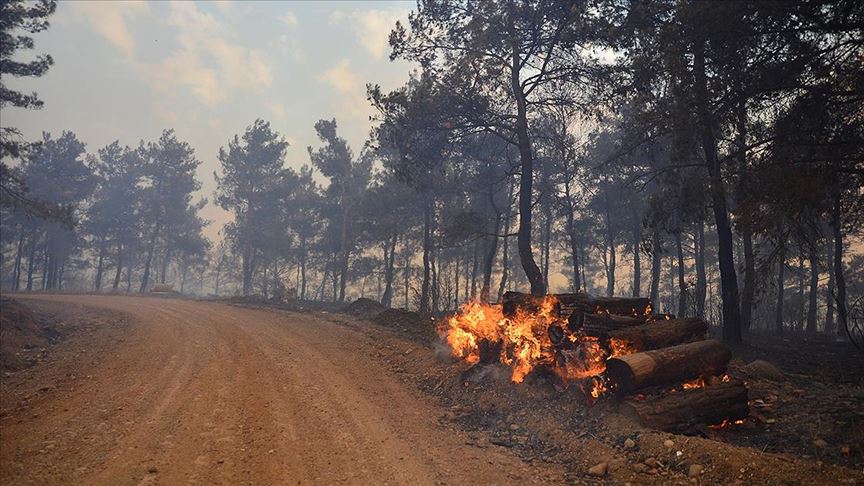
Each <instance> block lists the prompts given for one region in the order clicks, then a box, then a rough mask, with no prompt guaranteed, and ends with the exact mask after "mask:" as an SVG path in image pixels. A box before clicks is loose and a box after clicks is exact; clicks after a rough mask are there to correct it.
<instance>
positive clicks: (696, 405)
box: [621, 382, 750, 432]
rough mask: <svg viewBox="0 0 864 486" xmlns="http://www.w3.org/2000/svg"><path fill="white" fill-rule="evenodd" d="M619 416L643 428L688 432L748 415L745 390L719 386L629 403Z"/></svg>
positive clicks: (738, 384) (740, 386)
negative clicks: (628, 418) (626, 416)
mask: <svg viewBox="0 0 864 486" xmlns="http://www.w3.org/2000/svg"><path fill="white" fill-rule="evenodd" d="M621 412H622V413H624V414H625V415H628V416H630V417H633V418H635V419H636V420H638V421H639V423H641V424H642V425H643V426H645V427H650V428H652V429H657V430H663V431H666V432H688V431H690V430H692V429H693V427H695V426H698V425H703V424H705V425H717V424H721V423H723V422H725V421H729V422H732V421H735V420H740V419H744V418H746V417H747V416H748V415H750V407H749V405H748V392H747V387H746V386H744V383H741V382H731V383H719V384H716V385H711V386H707V387H704V388H696V389H691V390H684V391H680V392H677V393H671V394H669V395H667V396H665V397H662V398H658V399H656V400H651V401H641V402H639V401H635V400H628V401H626V402H625V403H624V404H622V405H621Z"/></svg>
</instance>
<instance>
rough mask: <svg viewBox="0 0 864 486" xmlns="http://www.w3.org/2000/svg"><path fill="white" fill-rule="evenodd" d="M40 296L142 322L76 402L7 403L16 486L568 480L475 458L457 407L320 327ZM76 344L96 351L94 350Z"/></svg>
mask: <svg viewBox="0 0 864 486" xmlns="http://www.w3.org/2000/svg"><path fill="white" fill-rule="evenodd" d="M20 298H25V299H29V298H31V296H20ZM32 298H38V299H47V300H50V301H52V302H64V303H70V304H77V305H76V306H70V312H73V310H71V309H73V307H74V309H79V310H78V311H77V312H80V306H81V305H85V306H91V307H96V308H106V309H111V310H113V311H120V312H123V313H126V314H128V315H129V317H130V320H131V324H130V326H129V331H128V336H126V337H125V339H124V342H123V343H121V344H120V345H118V346H117V348H116V349H112V350H111V354H110V355H109V356H104V357H103V358H104V359H102V360H100V361H99V362H98V363H97V364H96V365H93V366H92V367H90V368H88V369H75V370H70V371H69V373H70V374H71V373H78V374H79V375H86V376H88V377H89V378H88V379H87V380H86V381H85V382H84V383H82V384H76V385H74V386H73V385H68V386H67V385H66V384H63V383H60V384H59V385H58V388H62V389H63V390H67V389H68V390H67V391H65V392H64V393H53V394H51V395H50V396H47V397H43V398H40V399H39V400H37V401H33V402H31V403H30V405H29V408H27V409H25V410H19V409H17V408H15V407H7V406H6V404H5V403H4V404H3V410H4V416H3V418H2V422H0V423H2V425H3V426H4V427H3V428H4V434H3V437H2V439H0V444H2V451H0V466H2V467H0V469H2V470H0V482H2V483H3V484H20V483H28V482H37V483H68V482H73V483H85V484H106V483H108V484H136V483H138V484H140V483H160V484H178V483H204V484H213V483H215V484H236V483H241V482H243V483H258V484H272V483H280V484H285V483H297V484H333V483H337V482H344V483H350V484H369V483H375V484H384V483H389V484H433V483H435V482H439V483H455V484H462V483H478V484H486V483H498V484H509V483H513V484H515V483H532V482H537V483H549V482H561V481H562V478H563V472H562V471H561V470H560V469H559V468H556V467H553V466H548V465H537V464H534V465H530V466H529V465H527V464H525V463H524V462H523V461H521V460H520V459H518V458H517V457H515V456H513V455H512V454H509V453H508V452H507V451H502V450H499V449H497V448H483V449H481V448H477V447H471V446H467V445H465V442H466V440H467V436H466V435H465V434H463V433H462V432H459V431H454V430H450V429H447V428H445V427H443V426H441V425H439V423H438V417H439V416H440V415H441V414H442V413H443V410H441V409H440V408H439V407H437V406H436V405H435V404H433V403H432V402H431V401H429V400H428V399H427V398H425V397H422V396H420V395H419V393H417V392H416V391H415V390H412V389H409V388H407V387H406V385H404V384H402V383H401V382H400V381H399V380H398V379H397V378H396V377H395V376H393V375H392V373H391V372H390V371H388V370H387V369H386V367H385V366H383V364H382V363H381V362H379V361H377V358H375V357H374V350H373V348H372V346H371V344H370V343H369V342H368V341H367V339H366V338H365V336H362V335H361V334H360V333H358V332H357V331H355V330H351V329H349V328H347V327H344V326H339V325H337V324H334V323H332V322H329V321H326V320H324V319H319V318H317V317H315V316H313V315H307V314H289V313H276V312H268V311H260V310H251V309H244V308H238V307H232V306H227V305H220V304H214V303H206V302H196V301H184V300H173V299H156V298H147V297H120V296H93V295H81V296H74V295H56V296H48V295H40V296H33V297H32ZM88 339H99V335H98V333H97V334H96V335H93V336H91V337H89V338H88ZM65 345H68V346H81V347H82V348H83V349H82V350H81V352H83V353H86V352H87V349H86V348H87V342H86V341H80V340H79V341H76V342H69V343H63V344H61V345H60V346H65ZM40 366H41V365H40ZM55 366H73V363H66V362H61V363H59V364H58V363H55ZM37 368H38V367H37ZM48 371H49V370H39V369H36V370H34V373H33V377H32V379H33V380H39V377H40V376H43V375H44V376H49V374H48ZM51 371H54V372H56V371H57V370H51ZM40 373H43V375H40ZM55 375H56V373H55V374H54V375H50V376H55ZM76 383H77V382H76ZM5 398H6V397H4V400H5ZM46 438H47V439H46ZM46 440H48V441H51V444H50V445H51V447H50V449H49V450H46V449H45V447H46V446H45V445H44V444H45V441H46Z"/></svg>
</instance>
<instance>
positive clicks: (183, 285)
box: [180, 263, 189, 294]
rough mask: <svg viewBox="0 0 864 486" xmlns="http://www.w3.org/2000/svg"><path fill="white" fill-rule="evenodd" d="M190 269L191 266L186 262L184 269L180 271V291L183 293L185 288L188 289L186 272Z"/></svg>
mask: <svg viewBox="0 0 864 486" xmlns="http://www.w3.org/2000/svg"><path fill="white" fill-rule="evenodd" d="M188 270H189V266H188V265H186V264H185V263H184V264H183V269H182V270H181V271H180V293H181V294H182V293H183V291H184V290H186V272H187V271H188Z"/></svg>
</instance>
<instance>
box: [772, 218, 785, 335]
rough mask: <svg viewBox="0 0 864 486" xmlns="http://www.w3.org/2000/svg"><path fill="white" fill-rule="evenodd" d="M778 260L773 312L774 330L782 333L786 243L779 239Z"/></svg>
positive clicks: (779, 232) (779, 237)
mask: <svg viewBox="0 0 864 486" xmlns="http://www.w3.org/2000/svg"><path fill="white" fill-rule="evenodd" d="M779 239H782V228H781V229H778V240H779ZM778 244H779V245H780V248H779V249H778V251H779V253H778V257H777V259H778V261H777V267H778V269H777V307H776V309H775V313H774V332H775V333H776V334H778V335H779V334H783V297H784V296H783V294H784V290H785V288H786V279H785V276H784V275H783V274H784V272H785V270H786V243H785V242H783V241H780V242H779V243H778Z"/></svg>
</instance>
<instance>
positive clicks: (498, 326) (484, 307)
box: [438, 295, 634, 398]
mask: <svg viewBox="0 0 864 486" xmlns="http://www.w3.org/2000/svg"><path fill="white" fill-rule="evenodd" d="M557 309H558V300H557V299H556V298H555V297H554V296H551V295H550V296H546V297H544V298H543V299H542V300H541V301H540V302H539V306H538V308H537V310H536V311H535V312H529V311H526V310H524V309H521V308H520V309H517V311H516V315H515V316H512V317H507V316H504V314H503V310H502V308H501V306H499V305H490V304H485V303H481V302H477V301H470V302H467V303H466V304H464V305H463V306H462V308H461V309H460V311H459V312H458V313H457V314H456V315H454V316H452V317H450V318H449V319H446V320H445V321H444V322H442V325H441V327H440V328H439V329H438V332H439V334H440V335H441V336H442V338H443V339H444V340H445V341H446V342H447V344H448V345H449V346H450V348H451V350H452V354H453V356H455V357H456V358H459V359H463V360H465V361H467V362H468V363H471V364H475V363H478V362H480V361H481V360H483V361H484V362H491V361H497V362H500V363H504V364H506V365H507V366H509V367H510V368H511V370H512V373H511V380H512V381H513V382H515V383H521V382H523V381H524V380H525V377H526V376H527V375H528V374H529V373H530V372H531V371H532V370H534V369H535V368H537V367H538V366H544V367H546V368H547V369H550V370H551V371H553V372H554V373H555V374H556V375H557V376H558V377H559V378H560V379H561V380H562V381H563V382H564V383H565V384H568V383H570V382H574V381H582V380H585V383H590V390H586V393H589V394H590V395H591V396H593V397H594V398H597V397H599V396H600V395H601V394H602V393H604V392H605V391H606V390H607V389H608V386H607V385H606V384H605V383H604V380H603V379H602V378H600V377H599V375H601V374H603V373H604V372H605V371H606V358H608V357H609V356H610V353H609V351H608V350H606V349H605V348H604V347H603V346H602V345H601V343H600V342H599V340H598V338H596V337H593V336H586V335H584V334H582V333H571V332H569V331H564V338H563V339H561V340H560V342H557V344H556V343H553V342H552V340H551V339H550V337H549V329H550V326H553V325H555V326H559V328H560V329H565V330H566V329H567V320H566V318H562V317H560V316H559V315H558V314H557ZM598 312H603V310H602V309H600V308H599V307H598ZM490 343H493V344H492V345H490ZM628 352H634V350H632V349H631V348H629V347H628V346H627V344H626V343H624V342H617V343H616V344H615V345H614V348H613V349H612V353H611V355H612V356H617V355H619V354H626V353H628ZM489 353H497V356H490V354H489ZM481 355H482V356H481ZM584 388H585V387H583V389H584Z"/></svg>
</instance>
